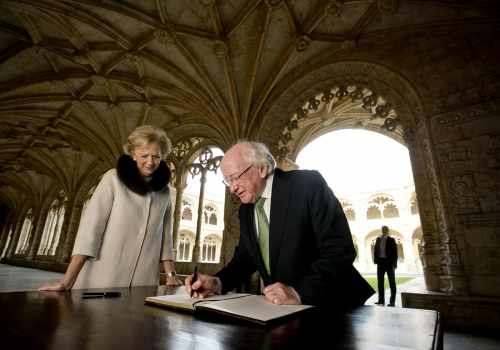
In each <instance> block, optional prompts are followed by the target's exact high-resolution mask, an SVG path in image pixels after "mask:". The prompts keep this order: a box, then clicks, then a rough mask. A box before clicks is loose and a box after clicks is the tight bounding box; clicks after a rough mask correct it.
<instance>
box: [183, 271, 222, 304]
mask: <svg viewBox="0 0 500 350" xmlns="http://www.w3.org/2000/svg"><path fill="white" fill-rule="evenodd" d="M192 279H193V276H192V275H189V276H187V277H186V279H185V281H184V284H185V286H186V292H187V293H188V294H189V295H192V296H193V298H200V299H203V298H206V297H209V296H211V295H215V294H221V292H222V283H221V281H220V279H219V277H213V276H209V275H204V274H201V273H198V279H197V280H196V282H194V284H191V281H192ZM191 291H192V293H191Z"/></svg>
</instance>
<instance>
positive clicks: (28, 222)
mask: <svg viewBox="0 0 500 350" xmlns="http://www.w3.org/2000/svg"><path fill="white" fill-rule="evenodd" d="M32 230H33V209H29V210H28V212H27V213H26V216H25V217H24V221H23V226H22V228H21V234H20V235H19V240H18V241H17V246H16V254H19V255H23V254H25V253H26V251H27V250H28V246H29V241H30V238H31V231H32Z"/></svg>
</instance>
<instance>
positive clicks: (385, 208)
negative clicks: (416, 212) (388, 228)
mask: <svg viewBox="0 0 500 350" xmlns="http://www.w3.org/2000/svg"><path fill="white" fill-rule="evenodd" d="M397 217H399V209H398V207H397V205H396V202H395V201H394V200H393V199H392V198H390V197H389V196H386V195H380V196H377V197H375V198H372V199H371V200H370V202H369V203H368V210H367V212H366V218H367V219H381V218H387V219H388V218H397Z"/></svg>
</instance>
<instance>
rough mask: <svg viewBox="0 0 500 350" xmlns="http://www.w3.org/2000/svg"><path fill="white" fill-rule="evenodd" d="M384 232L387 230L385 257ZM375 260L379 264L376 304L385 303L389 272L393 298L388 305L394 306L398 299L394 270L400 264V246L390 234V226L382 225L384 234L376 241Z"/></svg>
mask: <svg viewBox="0 0 500 350" xmlns="http://www.w3.org/2000/svg"><path fill="white" fill-rule="evenodd" d="M384 232H386V233H385V235H386V236H385V239H386V242H385V257H383V256H382V254H381V253H382V242H383V239H384V238H383V237H384ZM373 262H374V263H375V264H376V265H377V282H378V302H377V303H376V304H379V305H384V303H385V292H384V275H385V273H387V278H388V279H389V286H390V288H391V299H390V302H389V304H388V306H394V302H395V301H396V280H395V277H394V270H395V269H396V267H397V264H398V247H397V245H396V240H395V239H394V238H392V237H390V236H389V228H388V227H387V226H382V236H379V237H377V240H376V241H375V250H374V254H373Z"/></svg>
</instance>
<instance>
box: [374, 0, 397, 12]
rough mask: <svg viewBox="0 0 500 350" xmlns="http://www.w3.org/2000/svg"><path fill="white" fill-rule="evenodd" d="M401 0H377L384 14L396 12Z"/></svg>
mask: <svg viewBox="0 0 500 350" xmlns="http://www.w3.org/2000/svg"><path fill="white" fill-rule="evenodd" d="M398 3H399V0H377V8H378V10H379V11H380V12H381V13H382V14H383V15H392V14H395V13H396V12H397V10H398Z"/></svg>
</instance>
